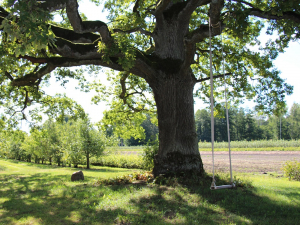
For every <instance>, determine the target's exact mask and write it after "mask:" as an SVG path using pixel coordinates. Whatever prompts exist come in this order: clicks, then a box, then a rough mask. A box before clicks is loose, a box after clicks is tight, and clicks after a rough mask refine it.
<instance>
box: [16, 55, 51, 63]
mask: <svg viewBox="0 0 300 225" xmlns="http://www.w3.org/2000/svg"><path fill="white" fill-rule="evenodd" d="M18 58H19V59H27V60H29V61H30V62H32V63H40V64H43V63H47V62H48V59H47V58H36V57H32V56H28V55H24V56H19V57H18Z"/></svg>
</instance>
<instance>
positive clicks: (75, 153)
mask: <svg viewBox="0 0 300 225" xmlns="http://www.w3.org/2000/svg"><path fill="white" fill-rule="evenodd" d="M116 143H117V140H116V139H114V138H113V137H111V138H106V136H105V135H104V134H103V132H101V131H99V130H98V129H96V128H95V127H94V126H93V125H92V124H91V123H90V121H89V120H88V119H77V120H69V119H68V117H66V118H65V120H64V121H63V122H58V121H57V122H54V121H52V120H48V121H46V122H45V123H44V124H43V125H42V126H41V127H38V128H37V127H36V128H33V129H31V131H30V134H27V133H26V132H24V131H21V130H6V131H2V132H0V157H5V158H10V159H17V160H21V161H28V162H32V161H34V162H35V163H45V162H48V163H49V164H52V163H56V164H57V165H58V166H66V165H68V166H71V165H73V166H74V167H77V166H78V165H79V164H86V167H87V168H89V165H90V162H89V161H90V158H91V157H99V156H100V155H101V154H102V153H103V151H104V149H105V147H106V146H111V145H115V144H116Z"/></svg>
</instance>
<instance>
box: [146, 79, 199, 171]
mask: <svg viewBox="0 0 300 225" xmlns="http://www.w3.org/2000/svg"><path fill="white" fill-rule="evenodd" d="M194 84H195V83H194V81H193V79H192V77H191V76H189V75H186V76H172V77H170V78H165V79H159V81H158V82H156V83H155V84H152V85H151V86H152V89H153V92H154V97H155V101H156V107H157V115H158V127H159V151H158V154H157V155H156V156H155V159H154V170H153V173H154V176H158V175H160V174H168V175H175V174H177V175H178V174H181V175H191V174H195V173H196V174H198V175H202V174H203V173H204V169H203V164H202V160H201V158H200V153H199V149H198V141H197V134H196V129H195V118H194V100H193V88H194Z"/></svg>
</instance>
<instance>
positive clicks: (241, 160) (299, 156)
mask: <svg viewBox="0 0 300 225" xmlns="http://www.w3.org/2000/svg"><path fill="white" fill-rule="evenodd" d="M200 154H201V157H202V160H203V163H204V168H205V170H206V171H207V172H209V171H212V153H211V152H201V153H200ZM231 157H232V169H233V171H236V172H252V173H269V172H277V173H282V171H281V167H282V165H283V164H284V163H285V162H286V161H288V160H294V159H296V160H298V161H300V151H259V152H258V151H245V152H232V156H231ZM214 158H215V171H216V172H218V171H220V172H227V171H229V155H228V152H215V157H214Z"/></svg>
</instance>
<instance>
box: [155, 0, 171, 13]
mask: <svg viewBox="0 0 300 225" xmlns="http://www.w3.org/2000/svg"><path fill="white" fill-rule="evenodd" d="M170 2H171V0H160V1H159V2H158V4H157V7H156V9H155V12H154V14H156V15H157V14H161V13H162V12H163V11H164V10H165V9H166V8H167V7H168V5H169V3H170Z"/></svg>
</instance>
